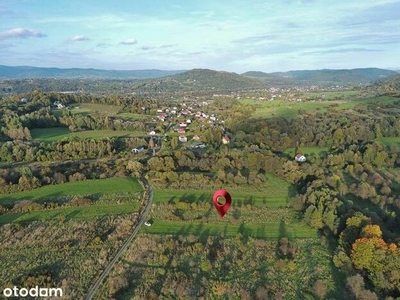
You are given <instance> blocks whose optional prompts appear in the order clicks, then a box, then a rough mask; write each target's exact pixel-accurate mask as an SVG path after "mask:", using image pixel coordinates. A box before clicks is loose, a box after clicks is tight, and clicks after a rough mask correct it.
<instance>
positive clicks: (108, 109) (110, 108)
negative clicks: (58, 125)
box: [55, 103, 149, 121]
mask: <svg viewBox="0 0 400 300" xmlns="http://www.w3.org/2000/svg"><path fill="white" fill-rule="evenodd" d="M119 109H120V107H119V106H115V105H107V104H98V103H81V104H74V105H72V106H71V112H72V113H73V114H79V115H88V114H90V113H93V112H99V113H103V114H107V115H109V116H118V117H120V118H122V119H127V120H131V121H135V120H143V119H147V118H149V115H144V114H136V113H128V112H119ZM55 111H56V110H55Z"/></svg>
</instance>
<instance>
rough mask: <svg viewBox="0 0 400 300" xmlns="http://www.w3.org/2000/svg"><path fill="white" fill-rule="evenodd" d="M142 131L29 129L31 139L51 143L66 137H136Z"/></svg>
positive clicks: (61, 128) (141, 133)
mask: <svg viewBox="0 0 400 300" xmlns="http://www.w3.org/2000/svg"><path fill="white" fill-rule="evenodd" d="M143 134H144V133H143V132H139V131H124V130H87V131H78V132H70V131H69V130H68V128H65V127H53V128H35V129H32V130H31V135H32V139H33V140H35V141H39V142H45V143H51V142H55V141H60V140H62V139H66V138H74V137H79V138H85V139H102V138H107V137H120V136H125V137H137V136H143Z"/></svg>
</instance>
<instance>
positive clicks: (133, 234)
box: [85, 176, 153, 300]
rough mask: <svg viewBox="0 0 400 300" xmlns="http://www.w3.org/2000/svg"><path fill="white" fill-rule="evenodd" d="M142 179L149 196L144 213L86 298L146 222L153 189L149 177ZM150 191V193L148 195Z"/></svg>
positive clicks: (87, 299) (90, 295)
mask: <svg viewBox="0 0 400 300" xmlns="http://www.w3.org/2000/svg"><path fill="white" fill-rule="evenodd" d="M141 181H142V182H143V185H144V187H145V197H146V196H147V197H148V200H147V204H146V207H145V209H144V210H143V212H142V215H141V216H140V218H139V222H138V223H137V225H136V227H135V229H134V230H133V232H132V233H131V235H130V236H129V237H128V239H127V240H126V241H125V243H124V244H123V245H122V246H121V248H120V249H119V250H118V252H117V254H115V256H114V258H113V259H112V260H111V261H110V262H109V263H108V265H107V267H106V268H105V269H104V271H103V273H101V275H100V277H99V278H98V279H97V280H96V282H95V283H94V284H93V286H92V287H91V288H90V290H89V292H88V293H87V294H86V297H85V300H90V299H92V298H93V296H94V294H95V293H96V291H97V289H98V288H99V287H100V285H101V284H102V282H103V280H104V279H105V278H106V277H107V275H108V274H109V273H110V271H111V269H112V268H113V266H114V265H115V263H116V262H117V261H118V260H119V258H120V257H121V256H122V254H123V253H124V251H125V250H126V248H128V246H129V245H130V244H131V242H132V240H133V239H134V238H135V236H136V234H137V233H138V231H139V229H140V228H141V227H142V225H143V223H144V222H145V220H146V218H147V215H148V213H149V211H150V208H151V204H152V203H153V189H152V187H151V186H150V184H149V182H148V181H147V179H146V178H145V177H144V176H142V177H141ZM146 193H148V195H146Z"/></svg>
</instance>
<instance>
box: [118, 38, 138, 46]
mask: <svg viewBox="0 0 400 300" xmlns="http://www.w3.org/2000/svg"><path fill="white" fill-rule="evenodd" d="M137 43H138V41H137V40H136V39H127V40H125V41H122V42H120V44H121V45H135V44H137Z"/></svg>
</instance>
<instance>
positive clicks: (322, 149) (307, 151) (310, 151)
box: [284, 147, 329, 156]
mask: <svg viewBox="0 0 400 300" xmlns="http://www.w3.org/2000/svg"><path fill="white" fill-rule="evenodd" d="M294 150H295V148H287V149H286V150H285V151H284V153H286V154H289V155H291V156H294V155H295V154H296V153H294V152H295V151H294ZM328 150H329V148H328V147H300V152H302V153H303V154H306V155H310V154H318V155H320V154H323V153H326V152H328Z"/></svg>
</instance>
